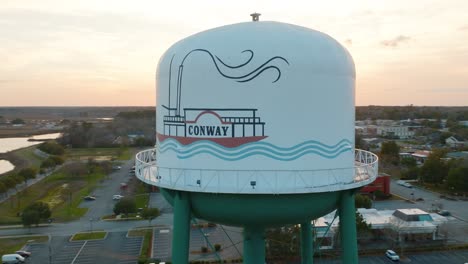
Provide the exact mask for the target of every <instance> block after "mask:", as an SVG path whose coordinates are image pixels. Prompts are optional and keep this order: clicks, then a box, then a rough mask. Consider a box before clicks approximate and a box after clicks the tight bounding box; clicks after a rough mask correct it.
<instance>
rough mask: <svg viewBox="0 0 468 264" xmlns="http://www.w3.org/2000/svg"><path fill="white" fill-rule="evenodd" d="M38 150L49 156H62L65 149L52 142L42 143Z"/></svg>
mask: <svg viewBox="0 0 468 264" xmlns="http://www.w3.org/2000/svg"><path fill="white" fill-rule="evenodd" d="M39 149H40V150H41V151H44V152H46V153H48V154H51V155H63V154H64V153H65V149H64V148H63V147H62V146H61V145H59V144H57V143H55V142H53V141H48V142H45V143H42V144H41V145H40V146H39Z"/></svg>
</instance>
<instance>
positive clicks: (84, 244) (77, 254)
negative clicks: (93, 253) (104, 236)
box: [70, 240, 88, 264]
mask: <svg viewBox="0 0 468 264" xmlns="http://www.w3.org/2000/svg"><path fill="white" fill-rule="evenodd" d="M87 242H88V240H86V241H85V242H84V243H83V246H81V248H80V250H79V251H78V253H76V256H75V258H74V259H73V261H72V262H71V263H70V264H73V263H75V260H76V258H78V256H79V255H80V253H81V250H83V248H84V247H85V246H86V243H87Z"/></svg>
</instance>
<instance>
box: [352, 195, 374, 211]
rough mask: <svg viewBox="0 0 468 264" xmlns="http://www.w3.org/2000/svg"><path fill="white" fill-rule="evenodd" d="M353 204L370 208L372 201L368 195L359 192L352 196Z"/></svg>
mask: <svg viewBox="0 0 468 264" xmlns="http://www.w3.org/2000/svg"><path fill="white" fill-rule="evenodd" d="M354 205H355V206H356V208H367V209H369V208H371V207H372V201H371V199H370V198H369V197H367V196H365V195H361V194H356V196H355V198H354Z"/></svg>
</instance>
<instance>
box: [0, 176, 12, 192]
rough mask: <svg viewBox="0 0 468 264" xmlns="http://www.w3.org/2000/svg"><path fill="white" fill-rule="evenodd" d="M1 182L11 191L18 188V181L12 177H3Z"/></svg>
mask: <svg viewBox="0 0 468 264" xmlns="http://www.w3.org/2000/svg"><path fill="white" fill-rule="evenodd" d="M1 180H2V182H3V184H4V185H5V187H6V188H7V189H11V188H14V187H15V186H16V181H15V180H14V179H13V177H12V176H7V177H3V178H1Z"/></svg>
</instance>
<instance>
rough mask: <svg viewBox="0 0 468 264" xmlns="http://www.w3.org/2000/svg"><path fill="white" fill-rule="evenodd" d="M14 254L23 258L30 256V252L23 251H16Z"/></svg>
mask: <svg viewBox="0 0 468 264" xmlns="http://www.w3.org/2000/svg"><path fill="white" fill-rule="evenodd" d="M15 253H16V254H18V255H20V256H22V257H23V258H29V257H30V256H31V252H29V251H24V250H18V251H16V252H15Z"/></svg>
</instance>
